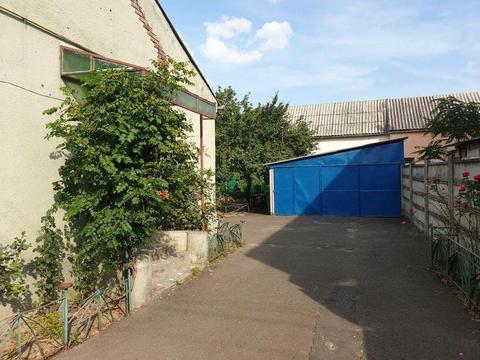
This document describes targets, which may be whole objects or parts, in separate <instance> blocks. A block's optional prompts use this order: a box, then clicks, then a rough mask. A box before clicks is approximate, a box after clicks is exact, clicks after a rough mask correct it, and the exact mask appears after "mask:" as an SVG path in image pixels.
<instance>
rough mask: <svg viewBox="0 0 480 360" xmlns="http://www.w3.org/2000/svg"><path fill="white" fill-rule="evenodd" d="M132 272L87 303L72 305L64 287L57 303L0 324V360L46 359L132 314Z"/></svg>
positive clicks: (67, 289)
mask: <svg viewBox="0 0 480 360" xmlns="http://www.w3.org/2000/svg"><path fill="white" fill-rule="evenodd" d="M131 285H132V284H131V269H130V268H126V269H125V270H124V274H123V281H122V284H121V285H120V286H117V285H111V286H108V287H106V288H104V289H99V290H97V291H95V292H94V293H93V294H91V295H90V296H88V297H87V298H86V299H83V300H81V301H76V302H74V301H72V300H71V297H70V294H69V288H70V287H71V284H63V285H62V287H61V290H62V296H61V298H60V299H59V300H57V301H54V302H52V303H49V304H46V305H43V306H41V307H37V308H34V309H31V310H28V311H24V312H20V313H17V314H15V315H12V316H10V317H8V318H6V319H3V320H0V359H1V360H7V359H46V358H48V357H51V356H53V355H55V354H56V353H58V352H60V351H62V350H64V349H66V348H69V347H71V346H73V345H75V344H79V343H82V342H83V341H85V340H86V339H87V338H88V337H89V336H91V335H93V334H95V333H96V332H99V331H101V330H102V329H104V328H106V327H107V326H108V325H110V324H111V323H113V322H115V321H117V320H119V319H121V318H124V317H126V316H128V314H129V313H130V311H131V308H132V307H131V296H130V295H131V288H132V286H131Z"/></svg>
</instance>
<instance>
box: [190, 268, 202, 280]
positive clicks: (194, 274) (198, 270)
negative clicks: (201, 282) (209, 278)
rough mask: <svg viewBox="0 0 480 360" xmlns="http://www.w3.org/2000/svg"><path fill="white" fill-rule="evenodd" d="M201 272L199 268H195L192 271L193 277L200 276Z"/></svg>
mask: <svg viewBox="0 0 480 360" xmlns="http://www.w3.org/2000/svg"><path fill="white" fill-rule="evenodd" d="M201 272H202V270H201V269H200V268H199V267H198V266H195V267H194V268H193V269H192V276H194V277H196V276H198V275H200V273H201Z"/></svg>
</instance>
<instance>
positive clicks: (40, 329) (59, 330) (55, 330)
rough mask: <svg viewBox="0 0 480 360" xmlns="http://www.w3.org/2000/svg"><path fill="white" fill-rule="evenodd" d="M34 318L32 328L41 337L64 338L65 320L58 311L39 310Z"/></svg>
mask: <svg viewBox="0 0 480 360" xmlns="http://www.w3.org/2000/svg"><path fill="white" fill-rule="evenodd" d="M34 320H35V321H34V322H32V328H33V330H34V331H35V333H36V334H37V335H38V336H39V337H40V338H47V339H59V338H62V336H63V321H62V317H61V316H60V313H59V312H58V311H53V312H39V313H38V314H36V315H35V316H34Z"/></svg>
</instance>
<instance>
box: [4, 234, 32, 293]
mask: <svg viewBox="0 0 480 360" xmlns="http://www.w3.org/2000/svg"><path fill="white" fill-rule="evenodd" d="M29 247H30V245H28V244H27V239H26V236H25V233H24V232H23V233H22V234H21V235H20V236H19V237H16V238H15V239H14V240H13V242H12V243H11V244H9V245H7V246H4V247H1V246H0V297H1V298H2V300H4V301H12V300H19V298H21V297H23V296H24V295H25V294H26V292H27V290H28V289H27V285H26V284H25V279H26V271H25V266H26V263H25V260H24V259H23V258H22V254H23V252H25V251H26V250H27V249H28V248H29Z"/></svg>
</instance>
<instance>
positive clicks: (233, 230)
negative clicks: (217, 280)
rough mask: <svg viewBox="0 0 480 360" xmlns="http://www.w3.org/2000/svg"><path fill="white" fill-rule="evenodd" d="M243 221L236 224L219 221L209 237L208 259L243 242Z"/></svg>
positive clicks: (212, 258) (216, 256)
mask: <svg viewBox="0 0 480 360" xmlns="http://www.w3.org/2000/svg"><path fill="white" fill-rule="evenodd" d="M244 230H245V222H244V221H241V222H240V223H238V224H231V223H229V222H224V221H219V222H218V226H217V228H216V231H215V233H214V234H213V235H212V236H211V237H210V240H209V247H208V255H209V259H210V261H212V260H214V259H216V258H218V257H219V256H221V255H225V254H226V253H228V252H229V251H231V250H232V249H233V248H237V247H241V246H243V244H244Z"/></svg>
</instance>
